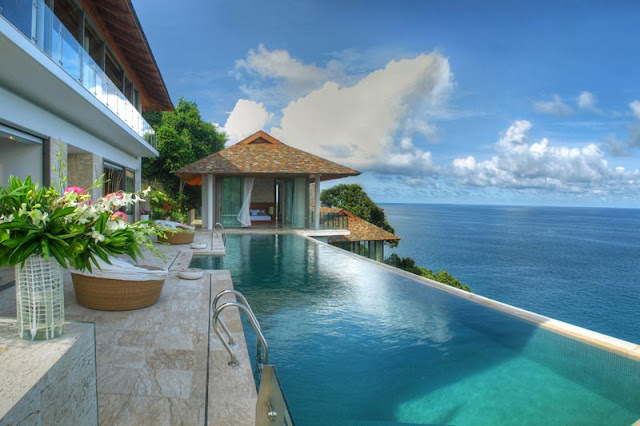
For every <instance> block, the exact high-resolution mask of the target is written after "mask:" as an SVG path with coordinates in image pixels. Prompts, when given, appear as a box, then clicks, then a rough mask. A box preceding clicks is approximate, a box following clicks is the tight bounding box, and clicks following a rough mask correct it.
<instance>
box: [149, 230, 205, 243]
mask: <svg viewBox="0 0 640 426" xmlns="http://www.w3.org/2000/svg"><path fill="white" fill-rule="evenodd" d="M195 236H196V233H195V232H193V231H178V232H174V233H171V232H165V234H164V237H160V236H159V237H158V242H159V243H169V244H191V243H192V242H193V238H194V237H195Z"/></svg>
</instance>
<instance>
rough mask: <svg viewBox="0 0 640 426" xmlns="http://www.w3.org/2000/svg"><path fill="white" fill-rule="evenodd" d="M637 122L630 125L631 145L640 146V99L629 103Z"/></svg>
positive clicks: (633, 146) (629, 142)
mask: <svg viewBox="0 0 640 426" xmlns="http://www.w3.org/2000/svg"><path fill="white" fill-rule="evenodd" d="M629 108H630V109H631V113H632V114H633V118H635V122H634V123H633V124H631V126H629V139H628V144H629V147H632V148H636V147H640V101H637V100H635V101H633V102H631V103H630V104H629Z"/></svg>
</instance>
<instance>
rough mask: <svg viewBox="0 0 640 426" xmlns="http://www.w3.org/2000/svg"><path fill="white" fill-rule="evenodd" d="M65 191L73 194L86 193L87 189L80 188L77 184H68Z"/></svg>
mask: <svg viewBox="0 0 640 426" xmlns="http://www.w3.org/2000/svg"><path fill="white" fill-rule="evenodd" d="M64 192H65V193H67V192H73V193H75V194H78V195H86V194H87V190H86V189H84V188H80V187H79V186H70V187H68V188H67V189H65V190H64Z"/></svg>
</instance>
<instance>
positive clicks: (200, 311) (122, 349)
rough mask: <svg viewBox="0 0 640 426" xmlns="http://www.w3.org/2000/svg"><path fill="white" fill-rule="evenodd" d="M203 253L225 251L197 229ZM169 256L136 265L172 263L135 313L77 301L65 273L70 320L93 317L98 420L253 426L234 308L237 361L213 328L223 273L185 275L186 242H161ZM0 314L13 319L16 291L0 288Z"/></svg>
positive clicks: (251, 392) (249, 380)
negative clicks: (152, 298)
mask: <svg viewBox="0 0 640 426" xmlns="http://www.w3.org/2000/svg"><path fill="white" fill-rule="evenodd" d="M196 242H205V243H207V244H208V248H207V249H205V250H204V251H207V252H212V253H216V254H223V253H224V245H223V244H222V241H221V239H220V238H217V237H216V235H215V234H213V233H211V232H207V231H198V232H197V233H196ZM159 247H160V249H161V251H162V252H164V253H165V254H166V256H167V258H166V261H163V260H162V259H159V258H156V257H153V256H151V255H149V254H147V255H146V256H145V257H144V259H141V260H140V261H139V263H140V264H145V265H153V266H162V267H165V268H168V269H169V277H168V278H167V280H166V282H165V285H164V288H163V291H162V296H161V297H160V300H159V301H158V303H157V304H155V305H153V306H150V307H147V308H143V309H139V310H134V311H123V312H105V311H95V310H91V309H87V308H84V307H82V306H79V305H78V304H77V303H76V299H75V294H74V291H73V285H72V283H71V277H70V274H69V273H66V274H65V315H66V319H67V321H83V322H94V323H95V329H96V364H97V388H98V413H99V422H100V424H103V425H134V424H135V425H144V424H149V425H174V424H184V425H203V424H205V423H207V424H209V425H253V424H254V423H255V419H254V418H255V404H256V398H257V396H256V389H255V385H254V382H253V376H252V373H251V364H250V361H249V358H248V354H247V351H246V344H245V343H244V336H243V334H242V327H241V323H240V318H239V315H238V313H237V312H230V311H229V310H227V311H225V312H224V313H223V318H224V319H225V321H226V323H227V325H228V326H229V328H230V329H231V331H232V332H233V333H234V337H235V338H237V340H238V341H239V342H241V343H240V344H239V346H238V348H236V351H237V352H238V354H239V358H240V360H241V366H240V367H238V368H231V367H229V366H228V365H227V361H228V355H227V353H226V352H225V351H224V348H223V346H222V344H221V343H220V341H219V340H218V338H217V336H216V335H215V333H214V332H213V330H211V328H210V319H211V315H212V312H211V311H210V307H211V301H212V299H213V297H214V296H215V294H217V293H218V292H219V291H221V290H223V289H225V288H232V287H233V284H232V282H231V276H230V274H229V272H228V271H211V272H210V273H208V274H206V275H205V276H204V277H203V278H201V279H199V280H183V279H180V278H179V277H178V276H177V271H178V269H180V268H183V267H186V266H188V264H189V261H190V260H191V255H192V250H190V249H189V246H188V245H183V246H167V245H159ZM0 316H3V317H15V295H14V291H13V289H9V290H5V291H2V292H0Z"/></svg>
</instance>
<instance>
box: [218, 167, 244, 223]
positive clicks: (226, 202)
mask: <svg viewBox="0 0 640 426" xmlns="http://www.w3.org/2000/svg"><path fill="white" fill-rule="evenodd" d="M241 208H242V178H239V177H227V178H224V179H223V180H222V225H223V226H225V227H229V228H233V227H238V226H240V222H238V214H239V213H240V209H241Z"/></svg>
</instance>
